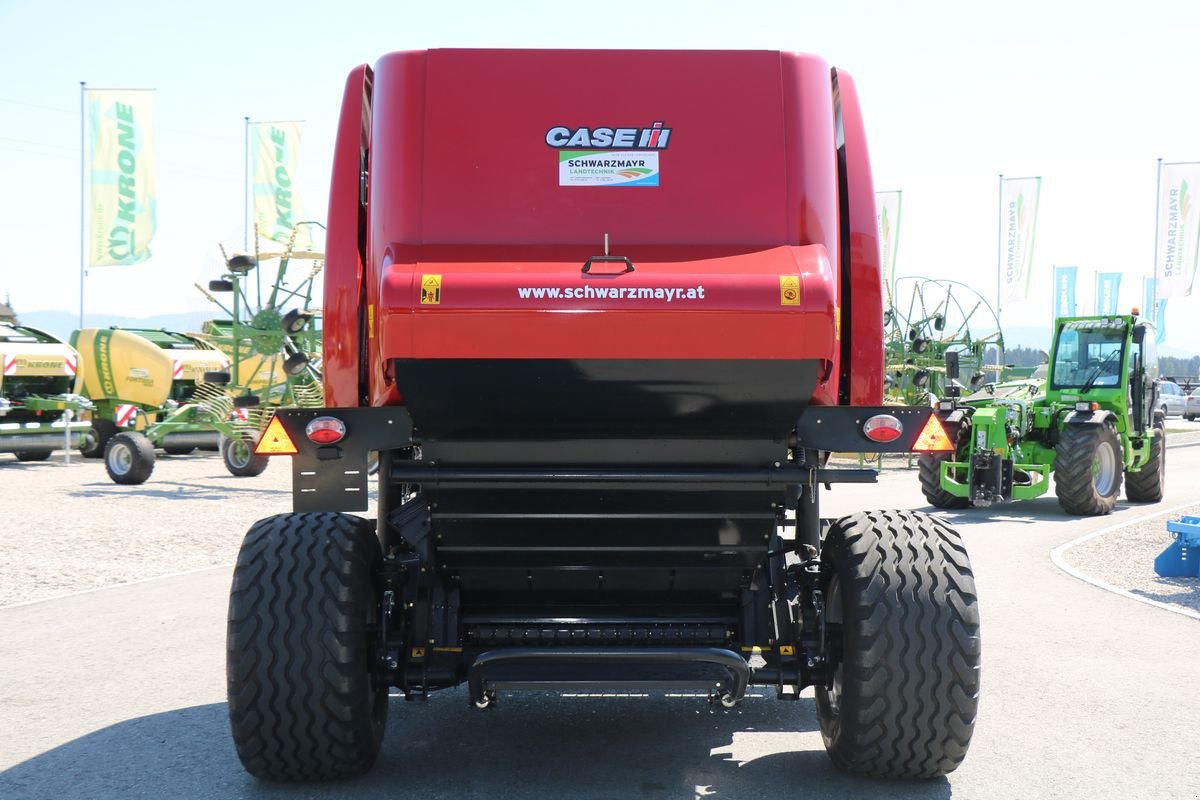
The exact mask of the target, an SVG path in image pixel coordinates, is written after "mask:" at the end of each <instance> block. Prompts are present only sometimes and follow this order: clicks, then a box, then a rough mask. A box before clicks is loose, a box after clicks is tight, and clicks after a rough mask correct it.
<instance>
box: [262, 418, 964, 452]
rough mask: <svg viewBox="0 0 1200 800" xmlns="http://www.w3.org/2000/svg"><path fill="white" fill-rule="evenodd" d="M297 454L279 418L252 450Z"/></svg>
mask: <svg viewBox="0 0 1200 800" xmlns="http://www.w3.org/2000/svg"><path fill="white" fill-rule="evenodd" d="M943 435H944V434H943ZM297 452H298V451H297V450H296V445H295V444H294V443H293V442H292V437H290V436H288V432H287V431H285V430H284V429H283V423H282V422H280V421H279V417H271V423H270V424H269V425H267V429H266V430H265V431H263V435H262V437H261V438H260V439H259V440H258V444H257V445H256V446H255V448H254V453H255V454H256V455H260V456H290V455H295V454H296V453H297Z"/></svg>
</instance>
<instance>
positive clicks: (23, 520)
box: [0, 452, 291, 606]
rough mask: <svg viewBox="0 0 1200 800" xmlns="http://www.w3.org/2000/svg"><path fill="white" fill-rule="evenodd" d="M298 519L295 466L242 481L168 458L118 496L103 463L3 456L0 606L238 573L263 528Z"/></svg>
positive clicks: (282, 464)
mask: <svg viewBox="0 0 1200 800" xmlns="http://www.w3.org/2000/svg"><path fill="white" fill-rule="evenodd" d="M290 510H291V464H290V459H287V458H283V459H276V460H274V461H273V462H272V463H271V464H270V466H268V467H267V470H266V472H264V473H263V474H262V475H259V476H257V477H253V478H235V477H233V476H232V475H230V474H229V473H228V472H227V471H226V470H225V466H224V464H223V463H222V461H221V459H220V457H219V456H218V455H217V454H216V453H207V452H197V453H194V454H192V455H188V456H166V455H160V456H159V458H158V461H157V463H156V464H155V468H154V474H153V475H151V476H150V480H149V481H147V482H146V483H144V484H142V485H140V486H119V485H117V484H115V483H113V482H112V481H110V480H109V478H108V475H107V473H105V471H104V464H103V462H101V461H100V460H97V459H84V458H81V457H80V456H79V455H78V454H74V455H73V456H72V458H71V463H70V464H69V465H67V464H65V463H64V461H63V454H62V453H61V452H60V453H55V454H54V456H53V458H52V459H51V460H49V461H44V462H39V463H24V464H22V463H18V462H17V460H16V459H15V458H14V457H13V456H11V455H7V454H0V530H2V531H3V534H2V535H0V606H6V605H11V604H14V603H23V602H28V601H32V600H44V599H46V598H49V597H54V596H56V595H61V594H67V593H71V592H79V591H83V590H87V589H98V588H101V587H104V586H112V585H114V584H118V583H128V582H130V581H137V580H144V579H146V578H153V577H157V576H161V575H168V574H171V573H175V572H186V571H188V570H195V569H202V568H204V567H213V566H221V565H227V564H232V563H233V562H234V561H235V560H236V559H237V551H238V548H239V547H240V546H241V543H242V537H243V536H244V535H245V533H246V530H247V529H248V528H249V527H250V525H251V524H253V522H254V521H255V520H257V519H260V518H262V517H266V516H269V515H271V514H276V513H280V512H285V511H290Z"/></svg>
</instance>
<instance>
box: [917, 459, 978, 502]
mask: <svg viewBox="0 0 1200 800" xmlns="http://www.w3.org/2000/svg"><path fill="white" fill-rule="evenodd" d="M953 457H954V454H953V453H936V454H935V453H923V454H922V455H920V456H919V457H918V458H917V478H918V479H919V480H920V481H921V493H922V494H923V495H925V499H926V500H928V501H929V504H930V505H931V506H935V507H937V508H967V507H968V506H970V505H971V501H970V499H969V498H966V497H959V496H958V495H953V494H950V493H949V492H947V491H946V490H945V489H943V488H942V477H941V469H942V462H943V461H949V460H950V459H951V458H953Z"/></svg>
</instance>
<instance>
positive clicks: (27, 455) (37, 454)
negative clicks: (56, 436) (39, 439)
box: [17, 450, 54, 461]
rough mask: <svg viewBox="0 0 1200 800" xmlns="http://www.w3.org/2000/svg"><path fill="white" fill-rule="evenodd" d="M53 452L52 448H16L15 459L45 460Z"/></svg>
mask: <svg viewBox="0 0 1200 800" xmlns="http://www.w3.org/2000/svg"><path fill="white" fill-rule="evenodd" d="M53 453H54V451H53V450H18V451H17V461H45V460H47V459H48V458H50V456H51V455H52V454H53Z"/></svg>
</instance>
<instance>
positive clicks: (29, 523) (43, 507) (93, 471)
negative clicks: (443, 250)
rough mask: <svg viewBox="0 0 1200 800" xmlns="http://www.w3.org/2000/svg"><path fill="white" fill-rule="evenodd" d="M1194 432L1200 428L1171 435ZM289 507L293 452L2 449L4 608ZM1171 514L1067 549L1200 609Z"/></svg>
mask: <svg viewBox="0 0 1200 800" xmlns="http://www.w3.org/2000/svg"><path fill="white" fill-rule="evenodd" d="M1193 440H1195V441H1196V442H1200V433H1189V434H1183V433H1180V434H1178V435H1175V436H1173V438H1172V441H1173V443H1174V442H1177V443H1184V442H1189V443H1190V442H1191V441H1193ZM1168 453H1169V451H1168ZM1168 458H1169V455H1168ZM889 462H893V460H892V459H889ZM902 467H903V460H896V461H894V462H893V463H888V464H887V465H886V468H887V469H888V470H889V471H890V470H894V469H896V468H902ZM1175 477H1176V479H1179V477H1178V476H1175ZM373 496H374V492H372V498H373ZM290 510H291V470H290V463H289V460H288V459H276V460H275V461H273V462H272V464H271V466H269V467H268V468H267V470H266V472H264V473H263V474H262V475H259V476H257V477H254V478H235V477H233V476H232V475H230V474H229V473H228V472H226V470H225V467H224V465H223V464H222V462H221V459H220V457H219V456H218V455H217V454H215V453H201V452H198V453H194V454H192V455H189V456H165V455H160V456H159V458H158V462H157V464H156V465H155V469H154V474H153V475H151V477H150V480H149V481H147V482H146V483H144V484H142V485H141V486H118V485H117V484H114V483H112V481H110V480H109V478H108V475H107V474H106V473H105V471H104V465H103V463H102V462H101V461H99V460H95V459H83V458H80V457H79V456H78V455H77V454H76V455H74V456H73V457H72V459H71V463H70V464H69V465H68V464H65V463H64V459H63V454H62V453H55V454H54V457H53V458H52V459H51V460H50V461H45V462H41V463H18V462H17V461H16V459H15V458H14V457H13V456H11V455H4V454H0V520H2V522H0V529H2V530H3V538H2V539H0V607H3V606H6V605H12V604H15V603H24V602H29V601H34V600H44V599H47V598H50V597H55V596H57V595H61V594H67V593H72V592H79V591H84V590H88V589H98V588H102V587H105V586H112V585H114V584H119V583H128V582H131V581H137V580H144V579H147V578H154V577H158V576H161V575H168V574H171V573H176V572H186V571H188V570H195V569H202V568H205V567H215V566H224V565H229V564H232V563H233V562H234V561H235V560H236V558H237V551H238V547H239V546H240V545H241V541H242V536H243V535H244V534H245V532H246V530H247V529H248V528H249V527H250V525H251V524H252V523H253V522H254V521H255V520H257V519H260V518H262V517H265V516H269V515H271V514H276V513H281V512H286V511H290ZM1148 510H1149V509H1148ZM372 513H373V512H366V515H367V516H370V515H371V514H372ZM1185 514H1191V515H1195V516H1200V505H1197V506H1193V507H1191V508H1187V509H1181V510H1179V511H1178V512H1174V513H1172V514H1171V515H1170V518H1171V519H1178V518H1179V517H1180V516H1182V515H1185ZM1167 518H1168V517H1167V516H1165V515H1164V516H1160V517H1157V518H1155V519H1151V520H1148V521H1145V522H1142V523H1139V524H1137V525H1133V526H1131V527H1128V528H1122V529H1119V530H1115V531H1112V532H1110V533H1106V534H1103V535H1101V536H1099V537H1096V538H1093V539H1090V540H1088V541H1085V542H1081V543H1080V544H1078V545H1075V546H1073V547H1071V548H1069V549H1068V550H1067V551H1066V552H1065V553H1064V554H1063V556H1064V559H1065V560H1066V562H1067V563H1068V564H1070V565H1071V566H1072V567H1074V568H1075V569H1078V570H1080V571H1081V572H1084V573H1086V574H1088V575H1090V576H1092V577H1095V578H1097V579H1099V580H1101V581H1104V582H1105V583H1108V584H1110V585H1112V586H1115V587H1117V588H1119V589H1124V590H1126V591H1129V592H1132V593H1134V594H1139V595H1141V596H1144V597H1147V598H1149V599H1153V600H1157V601H1159V602H1163V603H1169V604H1174V605H1178V606H1180V607H1183V608H1189V609H1192V610H1194V611H1200V579H1197V578H1160V577H1158V575H1156V574H1155V572H1154V566H1153V565H1154V557H1155V556H1156V555H1158V554H1159V553H1160V552H1162V550H1163V549H1164V548H1166V546H1167V545H1168V544H1170V543H1171V541H1172V537H1171V535H1170V534H1169V533H1167V530H1166V519H1167Z"/></svg>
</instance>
